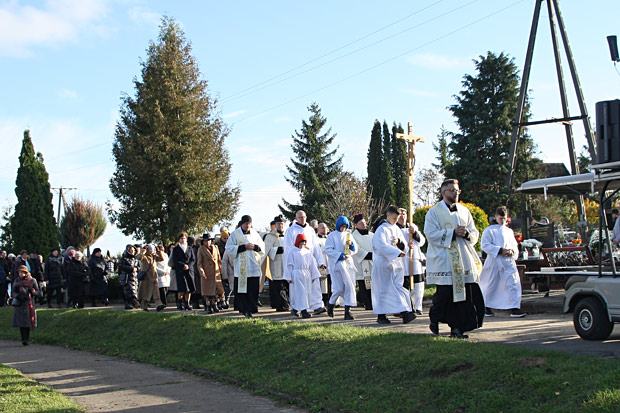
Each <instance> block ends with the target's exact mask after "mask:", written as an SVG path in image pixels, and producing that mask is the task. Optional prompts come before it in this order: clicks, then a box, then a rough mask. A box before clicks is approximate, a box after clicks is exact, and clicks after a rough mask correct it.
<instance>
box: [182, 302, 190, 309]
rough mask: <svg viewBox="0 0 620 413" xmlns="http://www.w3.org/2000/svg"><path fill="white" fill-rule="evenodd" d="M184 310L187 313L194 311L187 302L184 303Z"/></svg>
mask: <svg viewBox="0 0 620 413" xmlns="http://www.w3.org/2000/svg"><path fill="white" fill-rule="evenodd" d="M183 308H184V309H185V310H187V311H192V308H191V307H190V306H189V303H188V302H187V301H183Z"/></svg>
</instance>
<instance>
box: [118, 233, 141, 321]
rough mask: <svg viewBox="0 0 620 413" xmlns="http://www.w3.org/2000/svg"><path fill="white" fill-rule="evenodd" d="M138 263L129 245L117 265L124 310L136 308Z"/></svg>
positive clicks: (133, 250)
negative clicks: (123, 298) (123, 297)
mask: <svg viewBox="0 0 620 413" xmlns="http://www.w3.org/2000/svg"><path fill="white" fill-rule="evenodd" d="M139 269H140V262H139V261H138V259H137V258H136V248H135V247H134V246H133V245H131V244H129V245H127V247H125V253H124V254H123V258H122V259H121V262H120V263H119V264H118V272H119V276H118V279H119V284H120V285H121V287H123V295H124V296H125V310H131V309H132V308H138V270H139Z"/></svg>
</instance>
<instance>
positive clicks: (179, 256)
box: [172, 232, 196, 310]
mask: <svg viewBox="0 0 620 413" xmlns="http://www.w3.org/2000/svg"><path fill="white" fill-rule="evenodd" d="M177 241H178V242H179V245H177V246H176V247H174V249H173V250H172V261H173V264H174V265H173V268H174V273H175V275H176V279H177V291H178V292H179V300H180V301H181V305H182V308H183V309H185V310H191V308H190V306H189V300H190V298H191V294H192V293H193V292H194V291H195V290H196V289H195V288H194V262H195V261H196V256H195V255H194V250H193V249H192V247H191V245H188V243H187V233H186V232H182V233H181V234H179V236H178V237H177Z"/></svg>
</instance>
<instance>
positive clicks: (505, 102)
mask: <svg viewBox="0 0 620 413" xmlns="http://www.w3.org/2000/svg"><path fill="white" fill-rule="evenodd" d="M513 60H514V59H511V58H509V57H508V56H507V55H505V54H504V53H501V54H499V55H496V54H494V53H492V52H488V53H487V55H486V56H480V58H479V60H477V61H475V65H476V70H477V72H478V73H477V74H476V75H475V76H472V75H465V76H464V80H463V82H462V84H463V87H464V89H463V90H462V91H461V92H460V94H459V96H456V101H457V104H455V105H452V106H450V107H449V109H450V111H451V112H452V114H453V116H454V117H455V118H456V122H457V124H458V127H459V132H458V133H451V134H450V135H451V136H452V141H451V142H450V144H449V145H448V147H449V156H450V158H451V159H453V162H452V163H450V164H449V165H447V166H446V177H447V178H456V179H458V180H459V182H460V186H461V188H463V189H464V193H463V200H464V201H465V202H472V203H475V204H476V205H479V206H480V207H481V208H482V209H483V210H484V211H486V212H487V213H489V214H490V213H492V212H493V211H494V210H495V208H496V207H497V206H499V205H502V204H506V201H508V202H507V203H508V208H509V209H510V208H511V205H515V206H516V205H520V202H521V200H522V197H521V196H519V195H517V196H515V195H514V194H513V195H511V196H510V197H509V194H510V191H508V190H507V189H506V188H505V187H504V182H505V179H506V175H507V173H508V156H509V153H510V138H511V133H512V120H513V118H514V114H515V112H516V107H517V99H518V95H519V75H518V70H517V67H516V65H515V64H514V62H513ZM524 113H525V116H524V121H527V119H528V118H529V105H526V107H525V112H524ZM519 140H520V143H519V152H518V154H517V156H518V162H517V169H516V173H515V179H514V186H515V187H518V186H519V185H520V184H521V182H523V181H524V180H526V179H534V178H536V177H538V170H539V165H540V162H541V161H540V160H539V159H537V158H536V157H535V153H536V147H535V145H534V143H533V141H532V139H531V138H530V137H529V135H528V133H527V129H526V128H522V129H521V136H519ZM513 189H514V188H513ZM512 192H514V191H512Z"/></svg>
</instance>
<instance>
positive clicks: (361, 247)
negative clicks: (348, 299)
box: [353, 214, 374, 310]
mask: <svg viewBox="0 0 620 413" xmlns="http://www.w3.org/2000/svg"><path fill="white" fill-rule="evenodd" d="M353 225H355V230H354V231H353V239H354V240H355V244H356V245H357V248H358V249H357V254H355V255H354V256H353V261H354V262H355V268H356V269H357V272H356V273H355V281H356V282H357V290H358V301H359V302H360V303H362V304H363V305H364V308H365V309H366V310H372V297H371V295H370V277H371V276H372V237H373V236H374V234H373V233H372V232H371V231H369V230H368V226H367V225H366V220H365V219H364V216H363V215H362V214H355V215H354V216H353Z"/></svg>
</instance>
